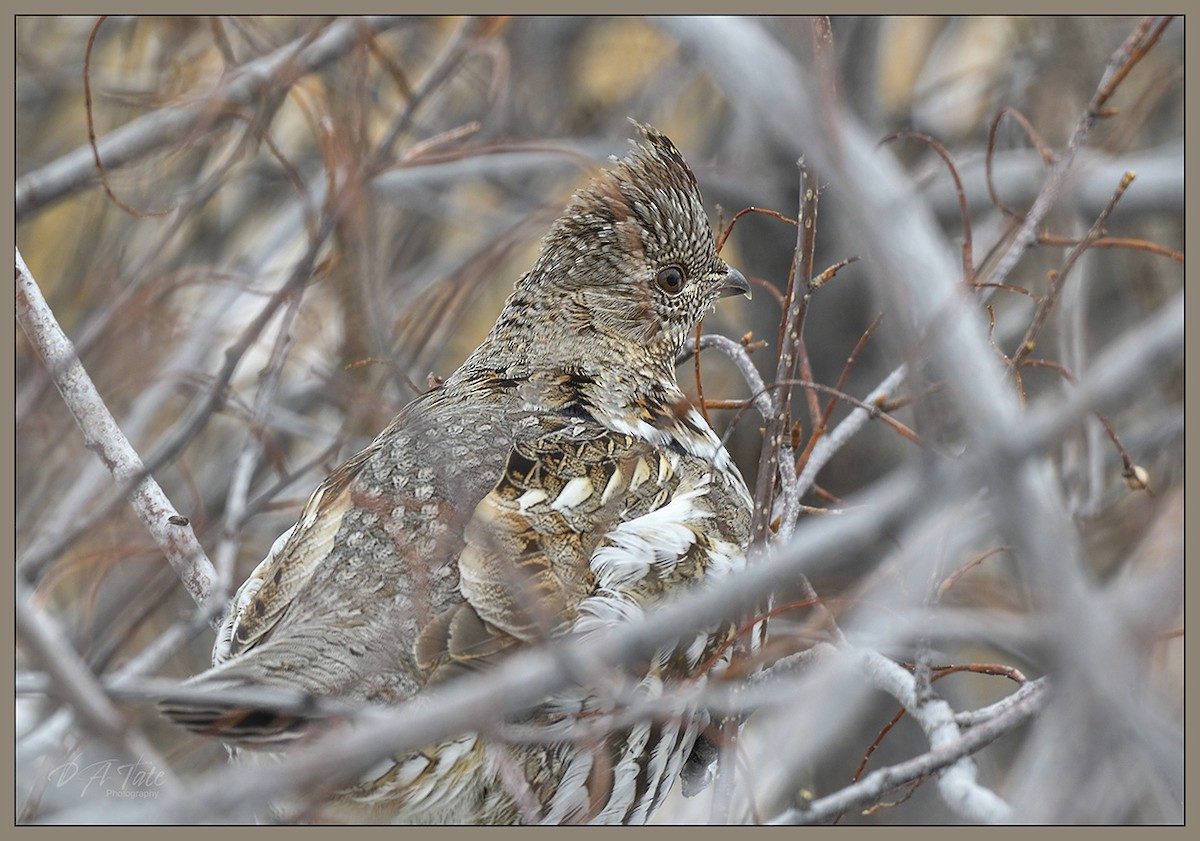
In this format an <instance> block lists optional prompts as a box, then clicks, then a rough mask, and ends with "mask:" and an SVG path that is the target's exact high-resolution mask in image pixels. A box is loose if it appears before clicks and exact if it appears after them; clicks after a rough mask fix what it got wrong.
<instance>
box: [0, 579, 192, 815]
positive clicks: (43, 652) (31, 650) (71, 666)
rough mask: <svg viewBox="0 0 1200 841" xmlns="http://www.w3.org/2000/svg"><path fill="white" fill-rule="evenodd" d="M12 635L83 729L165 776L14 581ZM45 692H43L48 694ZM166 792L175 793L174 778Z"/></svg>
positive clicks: (140, 739)
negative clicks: (15, 632)
mask: <svg viewBox="0 0 1200 841" xmlns="http://www.w3.org/2000/svg"><path fill="white" fill-rule="evenodd" d="M16 596H17V598H16V605H15V610H16V630H17V639H18V641H19V644H20V647H21V648H23V649H24V650H25V651H26V652H27V653H28V654H29V655H30V657H32V658H33V659H34V660H35V661H37V663H38V664H39V665H40V666H41V667H42V668H43V669H45V670H46V674H47V677H48V678H49V683H50V687H52V688H53V690H54V691H55V692H56V693H57V694H58V695H59V696H60V697H61V698H62V699H63V700H64V701H65V702H66V703H67V704H69V705H70V707H71V709H72V710H73V711H74V712H75V714H76V715H77V716H78V717H79V720H80V721H81V722H82V724H83V726H84V728H85V729H86V730H88V731H89V732H91V733H93V734H94V735H96V736H97V737H99V738H100V739H102V740H104V742H105V743H107V744H108V745H109V746H110V747H112V748H114V749H115V750H117V751H119V752H120V753H121V754H122V756H124V757H125V758H126V759H128V760H130V761H131V762H135V763H141V762H146V763H149V764H151V765H153V766H154V767H155V768H157V769H161V770H162V771H163V772H164V773H169V771H168V769H169V767H170V766H169V765H168V764H167V763H166V761H165V760H164V759H163V758H162V757H161V756H159V754H158V751H156V750H155V749H154V747H153V746H152V745H151V744H150V743H149V742H148V741H147V740H146V737H145V736H143V735H142V734H141V733H140V732H138V731H137V730H135V729H131V728H129V727H128V726H127V725H126V723H125V719H124V717H122V715H121V713H120V711H119V710H118V709H117V708H116V707H114V706H113V705H112V702H111V701H109V699H108V696H107V695H106V694H105V692H104V690H103V689H102V688H101V686H100V684H99V683H97V681H96V678H95V676H94V675H93V674H92V673H91V670H89V669H88V667H87V664H86V663H84V662H83V660H82V659H81V658H80V656H79V655H78V654H77V653H76V651H75V649H74V648H73V647H72V646H71V644H70V642H68V641H67V639H66V638H65V637H64V636H63V634H62V632H61V631H60V630H59V629H58V627H57V626H56V625H55V624H54V622H53V621H52V620H51V619H50V618H49V617H47V616H45V615H43V613H42V612H41V610H39V609H38V608H37V606H36V605H35V604H34V600H33V593H32V591H31V590H30V589H29V587H28V586H27V585H26V584H25V583H24V582H22V581H21V580H20V578H18V579H17V592H16ZM50 687H48V688H50ZM169 779H170V782H171V788H170V789H168V790H173V791H176V792H177V791H179V789H178V788H177V787H176V786H175V784H174V778H173V777H171V778H169Z"/></svg>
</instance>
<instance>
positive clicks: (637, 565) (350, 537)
mask: <svg viewBox="0 0 1200 841" xmlns="http://www.w3.org/2000/svg"><path fill="white" fill-rule="evenodd" d="M642 133H643V136H644V140H645V142H644V144H643V145H642V146H640V147H638V148H637V149H636V150H635V151H634V152H633V153H632V154H630V155H629V156H628V157H626V158H625V159H624V160H622V161H619V162H618V163H617V164H616V165H615V166H614V167H613V169H612V170H611V171H608V172H606V173H604V174H603V175H601V176H600V177H599V178H597V179H596V180H595V181H593V182H592V183H591V184H589V185H588V186H586V187H585V188H583V189H581V190H580V191H579V192H577V193H576V194H575V196H574V197H573V199H572V201H571V203H570V205H569V206H568V207H567V209H566V211H565V212H564V214H563V216H562V217H561V218H560V219H559V220H558V222H556V223H555V225H554V227H553V228H552V230H551V231H550V233H549V234H548V235H547V237H546V239H545V241H544V242H543V247H542V251H541V254H540V256H539V258H538V260H537V262H536V264H535V265H534V266H533V268H532V269H531V270H530V271H529V273H527V274H526V275H525V276H524V277H523V278H521V280H520V281H519V282H518V283H517V285H516V288H515V290H514V292H513V294H512V295H511V296H510V298H509V300H508V302H507V303H506V305H505V307H504V310H503V312H502V313H501V314H500V316H499V318H498V320H497V322H496V325H495V326H494V327H493V329H492V331H491V332H490V333H489V334H488V336H487V338H486V339H485V340H484V342H483V344H482V345H480V347H479V348H478V349H477V350H476V351H475V352H474V353H473V354H472V355H471V356H470V358H469V359H467V360H466V361H465V362H464V363H463V365H462V366H461V367H460V368H459V369H458V370H457V371H455V372H454V374H452V375H451V376H450V377H449V378H447V380H446V381H445V383H444V384H443V385H442V386H441V387H439V388H437V389H435V390H434V391H431V392H429V393H428V394H425V395H423V396H422V397H420V398H419V399H418V400H416V401H414V402H413V403H412V404H411V405H409V406H408V407H407V408H405V409H404V410H403V411H402V412H401V413H400V414H399V415H398V416H397V417H396V419H395V420H393V421H392V423H391V424H390V425H389V426H388V427H387V428H386V429H385V430H383V432H381V433H380V434H379V436H378V437H377V438H376V439H375V441H374V442H373V443H372V444H371V445H370V446H369V447H368V448H367V449H366V450H364V451H362V452H361V453H359V454H357V455H356V456H354V457H353V458H351V459H350V460H349V461H348V462H346V463H345V464H344V465H342V466H341V467H340V468H339V469H338V470H337V471H335V472H334V473H333V474H332V475H331V476H330V477H329V478H328V479H326V481H325V482H324V483H323V484H322V485H321V486H320V487H319V488H318V489H317V491H316V492H315V493H314V494H313V497H312V499H311V500H310V501H309V503H308V505H307V506H306V507H305V509H304V512H303V514H302V515H301V517H300V520H299V522H298V523H297V524H296V525H295V526H294V527H293V528H292V529H291V530H289V531H288V532H287V533H285V534H284V535H283V536H282V537H281V538H280V539H279V540H278V541H277V542H276V544H275V546H274V547H273V548H272V551H271V553H270V555H269V556H268V557H267V559H266V560H264V561H263V562H262V563H261V564H260V565H259V567H258V568H257V569H256V570H255V571H254V573H253V574H252V575H251V576H250V578H249V579H248V580H247V581H246V583H245V584H243V585H242V587H241V589H240V590H239V591H238V593H237V596H236V597H235V600H234V604H233V606H232V608H231V611H230V615H229V618H228V620H227V621H226V623H225V626H224V627H223V628H222V630H221V633H220V634H219V637H218V640H217V644H216V647H215V649H214V654H213V660H214V666H213V668H212V669H210V670H209V671H207V672H205V673H204V674H202V675H199V676H197V677H196V678H194V679H193V683H194V685H195V687H197V688H207V687H211V688H214V689H219V688H221V687H238V686H247V685H249V686H279V687H286V688H289V689H293V690H295V689H299V690H301V691H303V692H307V693H311V694H313V695H319V696H336V697H338V698H342V699H349V700H356V701H367V702H377V703H384V704H400V703H402V702H404V701H405V700H407V699H409V698H412V697H414V696H415V695H417V694H418V693H419V692H420V691H421V690H422V688H423V687H425V686H428V685H430V684H432V683H436V682H440V681H445V680H452V679H453V678H454V677H455V676H456V675H459V674H462V673H463V672H464V671H468V670H475V669H479V668H483V667H486V666H487V665H489V664H493V663H495V662H497V661H498V660H500V659H501V658H503V657H504V656H505V655H506V654H508V653H511V652H512V651H515V650H517V649H519V648H520V647H522V646H526V645H529V644H531V643H535V642H538V641H540V640H544V639H546V638H548V637H552V636H556V635H560V634H564V633H576V634H582V635H586V634H588V633H592V632H594V631H595V630H597V629H599V628H604V627H608V626H611V625H612V624H614V623H616V622H622V621H630V620H632V619H636V617H638V616H640V615H642V614H643V613H644V612H645V611H647V610H651V609H653V608H654V606H656V605H658V604H661V603H662V601H663V600H664V599H666V598H668V597H670V595H671V594H672V593H675V592H678V591H680V590H682V589H683V588H686V587H688V586H692V585H694V584H698V583H701V582H704V581H709V582H711V581H712V580H714V579H719V578H721V577H722V576H725V575H728V574H730V573H731V572H733V571H734V570H736V569H737V568H738V567H739V566H740V564H741V563H742V560H743V557H744V552H745V546H746V542H747V539H748V531H749V513H750V504H751V503H750V498H749V495H748V493H747V491H746V487H745V484H744V483H743V481H742V478H741V476H740V475H739V474H738V472H737V469H736V468H735V467H734V465H733V463H732V462H731V461H730V459H729V456H728V454H727V453H726V452H725V450H724V448H723V447H722V446H721V444H720V442H719V441H718V439H717V437H716V435H715V434H714V433H713V431H712V430H711V429H710V428H709V426H708V424H707V423H706V422H705V421H704V419H703V418H702V417H701V416H700V415H699V414H698V413H697V412H696V411H695V410H694V409H693V408H691V406H690V405H689V403H688V401H687V400H686V398H685V396H684V394H683V393H682V391H681V390H680V389H679V386H678V384H677V383H676V379H675V358H676V356H677V354H678V353H679V351H680V349H681V348H682V346H683V343H684V341H685V339H686V338H687V336H688V335H689V334H690V333H691V331H692V330H693V329H694V328H695V325H696V322H697V321H698V320H699V318H700V317H701V316H702V315H703V314H704V313H705V312H706V311H707V310H708V309H709V308H710V307H711V306H712V304H713V303H714V302H715V301H716V299H717V298H718V297H721V296H723V295H726V294H731V293H736V292H744V293H748V292H749V287H748V286H747V285H746V281H745V280H744V278H742V276H741V275H740V274H738V273H737V272H736V271H734V270H732V269H730V268H729V267H728V266H726V265H725V263H723V262H722V261H721V259H720V258H719V257H718V255H717V253H716V250H715V248H714V245H713V239H712V232H711V230H710V228H709V226H708V222H707V220H706V217H705V215H704V209H703V205H702V204H701V200H700V194H699V191H698V189H697V186H696V181H695V177H694V176H693V175H692V173H691V171H690V170H689V169H688V167H687V164H686V163H685V162H684V160H683V158H682V156H681V155H680V154H679V152H678V151H677V150H676V149H675V147H674V145H672V143H671V142H670V141H669V140H668V139H667V138H666V137H664V136H663V135H661V134H659V133H658V132H656V131H655V130H653V129H651V128H648V127H642ZM728 632H729V628H728V627H721V628H716V627H715V626H714V628H712V629H709V630H708V631H706V632H703V633H700V634H698V635H697V636H696V637H695V638H692V639H686V640H684V641H683V642H681V643H680V644H679V647H678V648H668V649H664V650H662V651H660V652H659V653H658V655H657V656H656V657H654V658H652V660H651V662H650V663H649V664H648V665H647V664H643V667H642V669H641V671H639V672H638V673H636V674H634V675H632V676H631V679H633V680H635V681H638V682H639V683H640V690H641V691H643V692H644V693H646V694H648V695H655V694H659V693H661V692H662V691H663V686H664V685H669V684H670V683H672V682H675V681H678V680H680V679H681V678H682V677H684V676H686V675H687V674H690V673H691V672H693V671H694V670H695V669H696V667H697V666H698V665H699V664H700V663H702V662H703V661H704V660H705V659H706V658H708V657H709V656H710V655H711V654H712V653H713V652H714V651H715V650H716V647H717V646H718V645H719V644H720V642H721V641H723V640H724V638H725V635H726V634H728ZM597 703H598V702H597V701H596V699H594V698H593V697H591V696H589V694H588V691H587V689H586V688H576V689H572V690H569V691H566V692H563V693H561V694H560V695H556V696H555V697H553V698H549V699H547V700H546V703H545V705H544V706H543V707H542V708H541V709H540V710H539V711H538V712H537V713H536V714H535V715H534V718H533V720H532V723H534V724H537V725H540V726H543V727H544V728H546V730H547V731H548V732H550V733H551V734H552V736H553V738H551V739H550V740H543V743H541V744H516V743H513V744H498V743H496V742H494V741H485V740H483V739H481V738H479V737H477V736H475V735H474V734H464V735H462V736H461V737H459V738H456V739H452V740H448V741H446V742H443V743H441V744H438V745H430V746H429V747H428V748H427V749H425V750H424V751H420V752H417V753H413V754H410V755H405V756H399V757H394V758H393V759H390V760H388V761H386V762H384V763H382V764H381V765H380V766H379V767H378V768H377V769H375V770H374V771H373V772H372V773H370V774H368V775H365V776H364V777H363V778H362V780H361V781H360V782H359V783H358V784H357V785H356V786H354V787H352V788H350V789H348V790H347V791H345V792H343V793H342V795H341V796H340V797H339V798H338V800H337V802H336V804H335V805H334V806H333V807H332V808H333V811H332V812H330V814H335V815H337V816H338V817H351V818H358V819H366V820H373V821H379V820H396V821H405V822H456V823H469V822H478V823H505V822H516V821H534V820H536V821H545V822H574V821H595V822H622V823H634V822H643V821H645V820H646V819H647V818H648V817H649V816H650V815H651V814H652V813H653V811H654V809H656V808H657V807H658V805H660V804H661V802H662V799H663V797H664V796H665V795H666V792H667V790H668V789H669V788H670V786H671V784H672V782H673V780H674V779H675V778H676V777H677V776H678V774H679V770H680V767H681V765H682V763H683V761H684V759H685V758H686V755H687V754H688V752H689V751H690V750H691V747H692V745H693V742H694V740H695V738H696V733H697V730H698V728H699V726H700V724H701V721H700V720H699V718H698V717H696V716H689V717H685V718H683V719H682V720H676V721H654V722H651V721H646V722H642V723H638V724H635V725H633V726H632V727H628V726H627V727H626V728H625V729H624V730H619V731H615V732H612V733H611V734H610V735H609V736H608V737H607V738H606V739H605V740H603V741H601V742H597V741H596V740H594V739H593V740H591V741H590V742H589V743H587V744H584V743H578V744H577V743H575V742H573V741H571V740H570V739H569V736H570V727H571V723H572V720H573V718H574V717H577V716H578V715H579V714H580V713H581V712H585V711H586V712H588V713H592V712H594V711H595V708H596V706H597ZM164 709H165V711H166V712H167V714H168V715H169V716H171V717H172V718H173V719H174V720H176V721H177V722H179V723H180V724H183V725H184V726H186V727H188V728H190V729H193V730H196V731H199V732H207V733H215V734H216V735H219V736H220V737H221V738H223V739H224V740H226V741H227V742H229V743H231V744H233V745H236V746H238V747H239V748H258V749H265V750H270V751H275V752H278V751H282V750H284V749H286V746H287V744H288V742H289V741H291V740H292V739H294V738H296V737H297V736H299V735H301V734H303V733H305V732H306V731H307V730H308V729H309V728H312V727H318V726H319V722H314V721H311V720H308V719H305V718H302V717H301V718H296V717H294V716H293V717H287V716H277V715H272V714H270V712H269V711H265V710H246V709H244V708H236V707H231V706H230V705H228V704H224V703H222V702H220V701H219V700H218V696H216V695H214V701H213V702H212V703H206V704H199V703H196V702H194V701H193V702H190V703H184V702H181V701H176V702H171V703H167V704H165V705H164ZM560 736H561V737H562V740H561V741H554V739H557V738H559V737H560ZM502 766H503V768H504V770H505V773H503V774H502V773H501V767H502ZM514 772H515V776H514ZM518 789H520V790H518Z"/></svg>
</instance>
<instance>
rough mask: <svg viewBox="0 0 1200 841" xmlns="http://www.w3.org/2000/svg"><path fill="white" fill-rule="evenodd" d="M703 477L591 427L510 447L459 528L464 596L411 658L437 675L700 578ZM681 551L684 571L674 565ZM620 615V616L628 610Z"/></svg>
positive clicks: (705, 538) (425, 634)
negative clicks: (490, 483)
mask: <svg viewBox="0 0 1200 841" xmlns="http://www.w3.org/2000/svg"><path fill="white" fill-rule="evenodd" d="M710 474H711V471H709V470H706V469H704V468H703V467H702V466H701V465H700V464H699V462H698V460H696V459H691V458H689V457H687V456H686V455H684V454H681V453H678V452H674V451H670V450H664V449H660V448H657V447H655V446H653V445H652V444H650V443H648V442H646V441H644V440H642V439H639V438H637V437H635V436H632V435H627V434H620V433H614V432H612V431H611V430H608V429H604V428H602V427H599V426H598V425H595V424H583V423H580V424H575V425H572V424H566V425H563V426H561V427H558V428H556V429H553V430H552V431H550V432H549V433H547V434H544V435H542V436H541V437H539V438H536V439H533V440H529V441H525V442H520V443H518V444H516V445H515V446H514V447H513V448H512V450H511V452H510V453H509V455H508V458H507V460H506V462H505V465H504V470H503V473H502V474H501V477H500V479H499V481H498V482H497V483H496V486H495V487H494V488H493V489H492V490H491V492H489V493H488V494H487V495H485V496H484V497H483V499H482V500H481V501H480V502H479V504H478V505H477V506H476V507H475V510H474V513H473V514H472V516H471V518H470V519H469V521H468V522H467V525H466V528H465V530H464V534H463V538H464V546H463V549H462V552H461V554H460V555H459V558H458V572H459V590H460V592H461V593H462V595H463V597H464V599H465V601H464V602H463V603H462V604H459V605H455V606H453V607H451V608H450V609H448V610H446V611H445V612H443V613H442V614H441V615H439V616H438V617H436V618H435V620H434V621H433V622H431V623H429V624H428V625H427V626H426V627H425V628H424V629H423V630H422V632H421V634H420V636H419V638H418V642H417V651H416V654H417V661H418V663H419V664H420V665H421V666H422V667H423V668H427V669H430V670H431V671H432V672H433V673H434V674H435V675H436V677H437V678H438V679H440V678H443V677H445V676H449V674H452V673H454V672H456V671H458V670H460V669H461V668H463V667H466V668H477V667H478V666H480V665H486V664H488V663H491V662H494V661H495V659H496V658H497V657H498V656H499V655H501V654H502V653H504V652H505V651H507V650H509V649H511V648H512V647H513V646H515V645H516V644H518V643H531V642H535V641H538V640H542V639H546V638H548V637H551V636H555V635H557V634H561V633H563V632H566V631H568V630H571V629H578V628H579V623H580V620H581V617H584V616H585V614H586V615H587V618H588V619H592V620H595V619H597V618H602V619H603V618H619V617H617V616H615V615H614V616H610V617H605V613H606V611H607V612H612V613H615V614H620V613H621V612H622V610H623V608H625V607H628V606H629V605H631V604H636V603H637V602H638V601H639V599H640V598H641V597H645V598H646V599H647V600H649V599H651V598H653V597H654V596H655V595H657V594H658V593H659V592H661V591H662V590H663V589H664V586H667V585H668V582H669V580H674V579H679V578H692V577H700V576H702V575H703V566H704V561H703V560H697V559H698V558H699V557H700V556H701V555H702V554H703V553H702V552H701V551H700V550H705V551H707V550H708V549H710V548H711V545H710V540H709V534H710V533H712V532H714V531H720V530H721V527H720V524H719V523H717V522H715V521H718V520H720V516H719V515H718V513H717V511H716V510H715V507H716V506H717V505H719V504H720V503H719V501H718V500H709V499H708V498H707V496H708V493H709V491H710V489H711V487H712V484H711V475H710ZM689 556H691V557H692V558H693V561H695V563H694V564H693V566H692V568H691V569H687V570H685V569H684V568H683V566H685V565H680V564H679V563H678V562H679V561H680V559H682V558H685V557H689ZM626 612H627V611H626Z"/></svg>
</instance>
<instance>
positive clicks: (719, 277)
mask: <svg viewBox="0 0 1200 841" xmlns="http://www.w3.org/2000/svg"><path fill="white" fill-rule="evenodd" d="M636 125H638V128H639V130H640V131H641V134H642V140H643V142H642V143H640V144H638V145H636V146H635V147H634V149H633V150H632V151H631V152H630V153H629V154H628V155H626V156H625V157H624V158H622V159H620V160H617V161H616V163H615V165H614V166H612V167H611V168H609V169H607V170H604V171H603V172H601V174H600V175H599V176H598V177H597V178H595V179H594V180H593V181H591V182H590V183H589V184H587V185H586V186H584V187H582V188H580V189H579V190H578V191H576V193H575V194H574V195H573V196H572V197H571V200H570V202H569V204H568V205H567V208H566V210H565V211H564V212H563V214H562V216H561V217H560V218H559V220H558V221H557V222H556V223H555V224H554V226H553V227H552V228H551V230H550V232H549V233H548V234H547V235H546V237H545V239H544V240H543V242H542V250H541V253H540V255H539V257H538V259H537V262H536V263H535V264H534V266H533V268H532V269H531V270H530V271H529V272H528V273H527V274H526V275H525V276H524V277H523V278H521V280H520V281H518V283H517V286H516V289H515V291H514V293H513V295H512V296H511V297H510V298H509V300H508V302H507V304H506V306H505V309H504V312H503V313H501V315H500V318H499V319H498V321H497V323H496V326H495V328H494V329H493V330H492V333H491V334H490V335H489V336H488V339H487V340H486V341H485V342H484V344H483V345H482V346H481V347H480V348H479V350H478V351H476V354H475V358H476V359H477V360H478V361H479V362H480V363H482V364H486V365H487V366H489V367H495V364H496V363H497V362H503V364H504V365H505V366H508V367H511V368H516V369H520V368H521V367H522V365H523V362H524V359H523V358H522V357H523V355H524V353H525V351H526V350H527V348H524V347H520V346H517V345H516V344H515V343H514V338H515V337H519V336H522V335H525V334H527V332H528V331H529V330H536V331H538V333H539V334H540V335H541V336H542V337H543V338H544V339H545V342H546V345H549V346H550V351H549V352H547V348H546V345H543V346H542V347H540V348H539V357H538V358H539V361H540V363H542V364H545V363H551V364H554V365H560V366H566V367H573V368H577V369H580V370H584V371H588V372H593V371H595V370H597V369H604V368H611V367H614V366H613V362H614V361H615V360H616V359H617V358H619V359H620V360H622V364H621V365H620V366H618V367H622V368H632V370H640V371H646V372H647V374H648V378H651V379H655V380H660V381H661V380H663V379H669V380H670V381H671V382H673V381H674V359H675V356H676V355H677V354H678V352H679V350H680V348H681V347H682V346H683V343H684V342H685V341H686V340H687V338H688V336H689V335H690V334H691V332H692V331H693V330H694V329H695V326H696V323H697V321H699V319H700V318H701V317H703V315H704V314H705V312H707V311H708V310H709V309H710V308H711V307H712V305H713V304H714V302H715V301H716V300H717V298H719V297H722V296H723V295H727V294H731V293H736V292H741V293H745V294H749V286H748V285H747V284H746V281H745V279H744V278H743V277H742V276H741V274H740V273H738V272H737V271H736V270H733V269H730V267H729V266H727V265H726V264H725V262H724V261H723V260H721V258H720V256H719V255H718V254H717V250H716V246H715V243H714V241H713V234H712V228H711V227H710V225H709V222H708V217H707V215H706V214H705V211H704V204H703V200H702V199H701V196H700V190H699V188H698V187H697V184H696V177H695V175H694V174H693V173H692V171H691V169H690V168H689V167H688V165H687V162H686V161H685V160H684V159H683V156H682V155H681V154H680V152H679V150H678V149H677V148H676V147H675V145H674V144H673V143H672V142H671V141H670V139H668V138H667V137H666V136H665V135H663V134H662V133H660V132H659V131H657V130H656V129H654V128H651V127H650V126H645V125H641V124H636ZM551 314H553V317H551ZM631 351H632V352H633V353H634V356H635V358H634V359H633V360H632V361H633V362H635V363H637V364H636V365H634V366H630V365H629V364H628V363H629V361H631V360H630V358H629V357H630V353H631ZM468 364H469V365H470V364H471V363H468Z"/></svg>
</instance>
